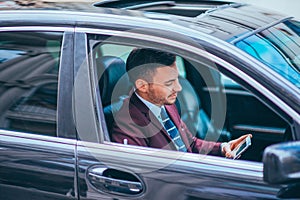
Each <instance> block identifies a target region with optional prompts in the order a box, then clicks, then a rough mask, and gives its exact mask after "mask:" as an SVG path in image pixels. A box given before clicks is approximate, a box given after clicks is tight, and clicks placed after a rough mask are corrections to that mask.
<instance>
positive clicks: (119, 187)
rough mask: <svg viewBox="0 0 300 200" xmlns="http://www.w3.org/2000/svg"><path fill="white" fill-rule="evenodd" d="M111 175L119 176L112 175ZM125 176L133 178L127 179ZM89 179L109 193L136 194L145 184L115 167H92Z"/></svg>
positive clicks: (99, 188) (97, 187)
mask: <svg viewBox="0 0 300 200" xmlns="http://www.w3.org/2000/svg"><path fill="white" fill-rule="evenodd" d="M116 171H117V172H116ZM108 172H109V173H108ZM114 172H115V173H114ZM115 174H117V175H115ZM111 175H113V176H117V177H110V176H111ZM118 176H119V177H118ZM125 177H126V179H127V178H128V179H131V180H126V179H125ZM88 179H89V181H90V183H91V184H92V185H93V186H94V187H95V188H96V189H98V190H101V191H104V192H107V193H115V194H116V193H117V194H123V195H124V194H127V195H136V194H140V193H142V191H143V184H142V183H141V182H140V181H139V180H138V179H137V178H136V177H135V176H134V175H132V174H130V173H128V172H122V171H119V170H115V169H108V168H93V169H90V170H89V172H88Z"/></svg>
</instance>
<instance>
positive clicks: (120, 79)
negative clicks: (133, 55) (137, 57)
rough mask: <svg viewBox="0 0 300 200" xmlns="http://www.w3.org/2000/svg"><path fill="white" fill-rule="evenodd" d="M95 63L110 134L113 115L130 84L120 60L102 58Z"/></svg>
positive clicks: (126, 93) (110, 57) (112, 57)
mask: <svg viewBox="0 0 300 200" xmlns="http://www.w3.org/2000/svg"><path fill="white" fill-rule="evenodd" d="M96 62H97V67H98V77H99V79H100V80H99V90H100V94H101V101H102V106H103V112H104V116H105V120H106V126H107V130H108V132H110V130H111V128H112V125H113V122H114V117H113V114H114V113H116V112H117V111H118V110H119V109H120V108H121V106H122V104H123V100H124V98H126V97H127V95H128V93H129V90H130V89H131V83H130V81H129V78H128V75H127V73H126V67H125V62H124V61H123V60H122V59H121V58H119V57H116V56H103V57H100V58H98V59H97V60H96Z"/></svg>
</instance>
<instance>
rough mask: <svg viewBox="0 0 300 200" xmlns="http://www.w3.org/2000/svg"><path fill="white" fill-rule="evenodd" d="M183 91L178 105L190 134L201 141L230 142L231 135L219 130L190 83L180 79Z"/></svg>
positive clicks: (179, 95)
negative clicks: (216, 140)
mask: <svg viewBox="0 0 300 200" xmlns="http://www.w3.org/2000/svg"><path fill="white" fill-rule="evenodd" d="M179 82H180V84H181V86H182V91H181V92H179V93H178V96H177V101H176V105H177V108H178V110H179V113H180V115H181V119H182V120H183V121H184V122H185V124H186V125H187V127H188V128H189V130H190V132H191V133H192V134H193V135H195V136H197V137H198V138H201V139H207V140H213V139H218V141H220V142H225V141H229V140H230V133H229V132H228V131H226V130H217V129H216V128H215V127H214V126H213V124H212V123H211V120H210V118H209V117H208V115H207V114H206V112H205V111H204V110H203V108H202V106H201V101H200V98H199V97H198V95H197V93H196V92H195V90H194V88H193V86H192V85H191V84H190V82H189V81H188V80H187V79H185V78H183V77H179Z"/></svg>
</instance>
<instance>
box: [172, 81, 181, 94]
mask: <svg viewBox="0 0 300 200" xmlns="http://www.w3.org/2000/svg"><path fill="white" fill-rule="evenodd" d="M174 90H175V91H176V92H180V91H181V90H182V87H181V85H180V83H179V80H178V79H177V80H176V81H175V87H174Z"/></svg>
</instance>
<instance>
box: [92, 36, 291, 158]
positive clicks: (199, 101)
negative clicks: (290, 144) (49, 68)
mask: <svg viewBox="0 0 300 200" xmlns="http://www.w3.org/2000/svg"><path fill="white" fill-rule="evenodd" d="M92 38H94V37H92ZM90 44H94V45H92V46H91V51H92V52H93V53H92V55H93V58H92V63H94V67H95V68H96V69H95V71H96V72H97V82H98V84H99V85H98V86H99V87H98V88H99V92H100V97H99V98H100V99H101V102H102V104H101V105H102V107H101V111H102V112H103V114H104V117H105V121H106V127H105V130H104V131H103V132H106V133H108V137H107V138H106V140H107V141H110V137H111V130H112V127H113V126H114V122H115V120H114V118H115V114H116V113H118V111H119V110H120V109H121V107H122V105H123V102H124V100H125V99H126V98H128V97H129V93H130V92H132V87H133V86H132V83H130V81H129V79H128V74H127V72H126V59H127V57H128V55H129V53H130V52H131V51H132V50H133V49H135V48H138V47H136V46H131V45H119V44H118V45H116V44H110V43H106V42H103V43H101V41H98V42H95V41H92V42H90ZM124 55H125V56H124ZM178 62H179V64H178V65H179V66H180V67H178V68H179V82H180V84H181V86H182V91H181V92H179V93H178V96H177V101H176V102H175V104H176V106H177V109H178V111H179V113H180V117H181V119H182V120H183V122H184V123H185V124H186V126H187V128H188V130H189V131H190V132H191V133H192V134H193V135H194V136H196V137H197V138H200V139H203V140H209V141H214V142H228V141H230V140H232V139H236V138H238V137H240V136H241V135H243V134H247V133H251V134H252V135H253V138H252V140H253V141H252V146H251V147H250V148H249V150H247V152H245V153H244V154H243V155H242V157H241V159H244V160H251V161H258V162H261V160H262V153H263V150H264V149H265V148H266V147H267V146H269V145H271V144H274V143H279V142H283V141H285V140H290V139H291V129H290V125H289V123H288V122H287V120H285V118H284V117H283V116H281V115H280V113H279V112H277V111H276V110H273V109H272V108H271V107H270V106H268V105H266V104H265V103H264V102H263V99H262V98H260V97H259V96H257V94H255V93H253V92H252V91H250V90H248V89H247V87H244V84H245V82H243V81H241V80H239V79H237V78H236V77H234V76H228V74H226V75H225V74H224V73H221V72H220V71H219V70H218V68H219V66H218V65H217V64H215V63H213V62H211V61H206V62H203V60H201V61H200V60H199V62H198V61H197V60H195V59H190V58H189V56H188V54H187V55H177V54H176V63H178ZM204 63H205V64H204ZM99 116H100V114H99ZM132 131H133V130H132ZM133 134H134V131H133ZM126 142H127V141H123V142H122V143H123V144H126Z"/></svg>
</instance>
